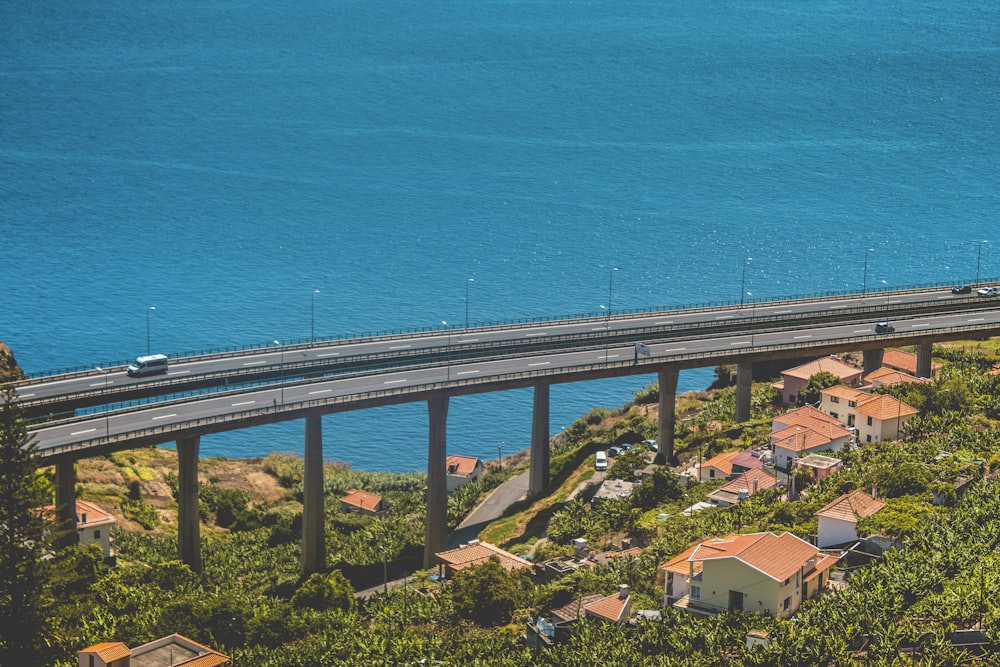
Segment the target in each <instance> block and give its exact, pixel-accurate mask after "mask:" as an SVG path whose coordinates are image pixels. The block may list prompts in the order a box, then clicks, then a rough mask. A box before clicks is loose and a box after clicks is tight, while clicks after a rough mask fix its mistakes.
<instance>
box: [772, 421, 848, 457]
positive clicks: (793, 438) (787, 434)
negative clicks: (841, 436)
mask: <svg viewBox="0 0 1000 667" xmlns="http://www.w3.org/2000/svg"><path fill="white" fill-rule="evenodd" d="M771 442H772V443H773V444H774V445H775V446H776V447H781V448H782V449H788V450H791V451H793V452H804V451H806V450H807V449H816V448H818V447H822V446H823V445H828V444H830V443H831V442H833V438H831V437H829V436H826V435H823V434H822V433H817V432H816V431H813V430H812V429H808V428H802V427H799V426H795V427H792V426H790V427H788V428H785V429H782V430H780V431H776V432H775V433H772V434H771Z"/></svg>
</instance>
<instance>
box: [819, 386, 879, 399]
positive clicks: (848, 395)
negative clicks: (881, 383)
mask: <svg viewBox="0 0 1000 667" xmlns="http://www.w3.org/2000/svg"><path fill="white" fill-rule="evenodd" d="M820 393H821V394H823V395H824V396H836V397H837V398H843V399H846V400H848V401H863V400H865V399H866V398H868V397H869V396H871V394H869V393H867V392H864V391H861V390H860V389H854V388H852V387H848V386H847V385H846V384H835V385H833V386H832V387H827V388H826V389H823V390H821V391H820Z"/></svg>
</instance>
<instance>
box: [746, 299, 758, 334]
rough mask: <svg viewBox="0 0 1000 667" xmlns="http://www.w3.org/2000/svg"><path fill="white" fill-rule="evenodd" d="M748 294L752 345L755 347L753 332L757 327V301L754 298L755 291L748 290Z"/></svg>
mask: <svg viewBox="0 0 1000 667" xmlns="http://www.w3.org/2000/svg"><path fill="white" fill-rule="evenodd" d="M747 296H748V297H750V347H753V334H754V329H755V328H756V325H755V323H754V318H755V317H756V316H757V302H756V301H754V300H753V292H747Z"/></svg>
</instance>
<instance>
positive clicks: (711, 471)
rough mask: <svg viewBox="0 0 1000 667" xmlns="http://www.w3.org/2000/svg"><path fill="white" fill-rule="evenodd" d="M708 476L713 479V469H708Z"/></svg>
mask: <svg viewBox="0 0 1000 667" xmlns="http://www.w3.org/2000/svg"><path fill="white" fill-rule="evenodd" d="M708 476H709V477H715V469H714V468H709V469H708Z"/></svg>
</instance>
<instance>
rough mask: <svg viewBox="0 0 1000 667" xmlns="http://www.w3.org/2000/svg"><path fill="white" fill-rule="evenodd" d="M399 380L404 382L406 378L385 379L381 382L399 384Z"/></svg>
mask: <svg viewBox="0 0 1000 667" xmlns="http://www.w3.org/2000/svg"><path fill="white" fill-rule="evenodd" d="M400 382H406V378H403V379H402V380H386V381H385V382H383V383H382V384H399V383H400Z"/></svg>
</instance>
